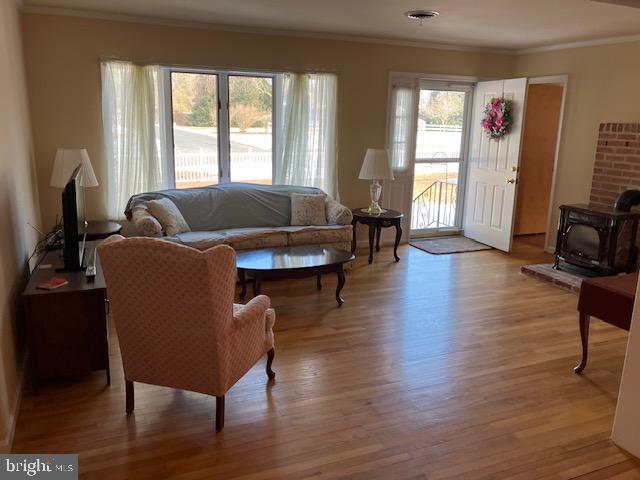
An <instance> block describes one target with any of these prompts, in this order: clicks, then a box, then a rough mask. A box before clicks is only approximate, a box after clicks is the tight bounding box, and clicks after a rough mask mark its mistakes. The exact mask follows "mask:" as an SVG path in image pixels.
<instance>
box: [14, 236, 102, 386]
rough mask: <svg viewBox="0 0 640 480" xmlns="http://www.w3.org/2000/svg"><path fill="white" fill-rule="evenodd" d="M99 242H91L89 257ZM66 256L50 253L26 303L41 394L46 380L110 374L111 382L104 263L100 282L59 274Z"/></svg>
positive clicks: (37, 271)
mask: <svg viewBox="0 0 640 480" xmlns="http://www.w3.org/2000/svg"><path fill="white" fill-rule="evenodd" d="M97 244H98V242H88V243H87V255H86V257H87V258H89V257H90V256H91V255H89V254H90V250H92V249H95V247H96V245H97ZM62 263H63V262H62V258H61V251H53V252H49V253H47V254H46V256H45V258H43V260H42V262H40V265H39V267H38V268H36V269H35V270H34V272H33V274H32V275H31V278H30V279H29V283H28V285H27V288H26V289H25V291H24V294H23V298H24V302H25V313H26V315H25V321H26V333H27V345H28V348H29V358H30V369H31V371H30V375H31V379H32V382H33V388H34V390H35V391H37V389H38V386H39V384H40V382H41V381H42V380H48V379H54V378H61V377H68V376H73V375H85V374H87V373H90V372H92V371H95V370H105V371H106V374H107V383H108V384H109V383H110V372H109V343H108V325H107V302H106V287H105V282H104V277H103V275H102V269H101V268H100V265H99V263H98V264H97V265H96V266H97V274H96V277H95V279H93V280H91V279H87V278H86V276H85V273H84V272H56V271H55V269H56V268H60V267H62ZM53 276H57V277H63V278H66V279H67V280H68V281H69V283H68V284H67V285H64V286H62V287H59V288H57V289H55V290H39V289H37V288H36V285H37V284H39V283H41V282H45V281H47V280H49V279H50V278H51V277H53Z"/></svg>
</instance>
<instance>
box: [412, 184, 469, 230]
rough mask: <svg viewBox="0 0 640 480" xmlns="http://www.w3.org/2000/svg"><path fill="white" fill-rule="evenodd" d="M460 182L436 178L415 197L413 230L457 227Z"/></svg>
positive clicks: (413, 203)
mask: <svg viewBox="0 0 640 480" xmlns="http://www.w3.org/2000/svg"><path fill="white" fill-rule="evenodd" d="M457 194H458V184H457V183H456V182H451V181H446V180H436V181H434V182H433V183H432V184H431V185H429V186H428V187H427V188H425V189H424V190H423V191H422V193H420V195H418V196H417V197H416V198H414V199H413V202H412V208H411V230H421V229H426V228H443V227H455V224H456V218H455V217H456V199H457Z"/></svg>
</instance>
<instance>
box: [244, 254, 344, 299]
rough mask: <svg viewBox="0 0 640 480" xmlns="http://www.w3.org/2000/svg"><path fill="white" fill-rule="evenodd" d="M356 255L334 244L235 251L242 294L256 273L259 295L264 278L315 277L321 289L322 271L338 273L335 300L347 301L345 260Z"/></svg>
mask: <svg viewBox="0 0 640 480" xmlns="http://www.w3.org/2000/svg"><path fill="white" fill-rule="evenodd" d="M355 258H356V257H355V255H353V254H352V253H351V252H347V251H346V250H339V249H337V248H332V247H321V246H308V245H300V246H295V247H276V248H263V249H259V250H240V251H239V252H237V254H236V265H237V267H238V277H239V278H240V284H241V285H242V291H241V292H240V298H244V296H245V295H246V294H247V283H246V276H247V274H250V275H252V276H253V295H254V296H256V295H260V286H261V283H262V281H263V280H265V279H283V278H305V277H314V276H315V277H316V286H317V288H318V290H320V289H321V288H322V275H324V274H327V273H335V274H336V275H337V276H338V288H337V289H336V302H338V306H340V305H342V304H343V303H344V300H343V299H342V297H341V296H340V292H341V291H342V287H344V282H345V277H344V264H345V263H348V262H351V261H353V260H355Z"/></svg>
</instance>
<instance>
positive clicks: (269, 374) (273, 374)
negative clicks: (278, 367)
mask: <svg viewBox="0 0 640 480" xmlns="http://www.w3.org/2000/svg"><path fill="white" fill-rule="evenodd" d="M275 356H276V351H275V350H274V349H273V348H272V349H271V350H269V351H268V352H267V377H269V380H273V379H274V378H276V372H274V371H273V370H271V364H272V363H273V357H275Z"/></svg>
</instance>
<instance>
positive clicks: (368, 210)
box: [360, 203, 386, 215]
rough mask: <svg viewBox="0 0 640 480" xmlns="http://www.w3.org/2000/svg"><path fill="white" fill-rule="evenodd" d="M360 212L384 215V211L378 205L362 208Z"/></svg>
mask: <svg viewBox="0 0 640 480" xmlns="http://www.w3.org/2000/svg"><path fill="white" fill-rule="evenodd" d="M360 210H361V211H362V212H365V213H370V214H372V215H376V214H380V213H386V210H385V209H384V208H381V207H380V205H378V204H377V203H376V204H375V205H374V204H371V205H369V206H368V207H367V208H362V209H360Z"/></svg>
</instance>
